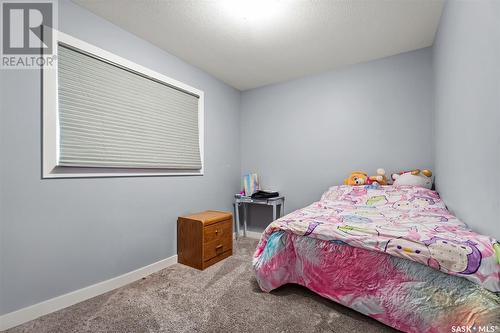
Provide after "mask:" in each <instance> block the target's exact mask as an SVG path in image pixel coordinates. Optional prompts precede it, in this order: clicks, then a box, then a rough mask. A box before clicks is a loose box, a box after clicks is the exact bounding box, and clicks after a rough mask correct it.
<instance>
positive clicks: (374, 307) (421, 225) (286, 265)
mask: <svg viewBox="0 0 500 333" xmlns="http://www.w3.org/2000/svg"><path fill="white" fill-rule="evenodd" d="M499 257H500V245H499V244H498V242H497V241H496V240H495V239H493V238H491V237H488V236H484V235H480V234H477V233H475V232H473V231H472V230H470V229H469V228H468V227H467V226H466V225H465V224H464V223H462V222H461V221H459V220H458V219H457V218H456V217H455V216H453V215H452V214H451V213H450V212H449V211H448V210H447V209H446V207H445V205H444V203H443V202H442V200H441V199H440V198H439V196H438V194H437V193H436V192H434V191H431V190H428V189H425V188H420V187H412V186H401V187H393V186H381V187H372V186H365V187H351V186H335V187H332V188H330V189H329V190H328V191H327V192H325V193H324V195H323V196H322V198H321V200H320V201H318V202H315V203H313V204H311V205H310V206H308V207H305V208H303V209H300V210H297V211H295V212H293V213H291V214H289V215H286V216H284V217H282V218H280V219H279V220H277V221H275V222H273V223H271V224H270V225H269V226H268V227H267V229H266V231H265V232H264V234H263V236H262V238H261V240H260V242H259V245H258V247H257V250H256V253H255V255H254V268H255V271H256V276H257V281H258V283H259V285H260V287H261V289H263V290H264V291H271V290H273V289H275V288H277V287H279V286H281V285H283V284H285V283H298V284H301V285H304V286H306V287H308V288H309V289H311V290H313V291H315V292H317V293H319V294H321V295H323V296H325V297H327V298H330V299H332V300H335V301H337V302H339V303H341V304H344V305H347V306H349V307H351V308H354V309H355V310H358V311H360V312H362V313H365V314H367V315H369V316H371V317H373V318H375V319H378V320H380V321H382V322H384V323H386V324H388V325H390V326H393V327H395V328H398V329H401V330H403V331H408V332H438V331H443V332H451V331H454V330H455V331H460V329H461V328H467V327H468V328H469V329H470V328H471V327H472V326H474V325H490V324H491V323H496V322H497V321H500V264H499ZM499 325H500V323H499ZM454 327H456V328H454Z"/></svg>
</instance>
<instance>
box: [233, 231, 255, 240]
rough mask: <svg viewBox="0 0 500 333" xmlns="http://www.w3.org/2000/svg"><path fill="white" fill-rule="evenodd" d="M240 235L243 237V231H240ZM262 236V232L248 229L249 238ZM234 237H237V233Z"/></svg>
mask: <svg viewBox="0 0 500 333" xmlns="http://www.w3.org/2000/svg"><path fill="white" fill-rule="evenodd" d="M240 237H243V231H240ZM260 237H262V232H257V231H249V230H247V238H252V239H260ZM233 238H236V233H234V235H233Z"/></svg>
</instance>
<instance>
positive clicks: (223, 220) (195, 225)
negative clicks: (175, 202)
mask: <svg viewBox="0 0 500 333" xmlns="http://www.w3.org/2000/svg"><path fill="white" fill-rule="evenodd" d="M232 254H233V216H232V215H231V213H228V212H220V211H216V210H207V211H204V212H202V213H197V214H192V215H188V216H179V218H178V220H177V256H178V262H179V263H181V264H184V265H188V266H191V267H194V268H197V269H201V270H203V269H205V268H207V267H209V266H211V265H213V264H215V263H216V262H219V261H221V260H222V259H225V258H227V257H229V256H230V255H232Z"/></svg>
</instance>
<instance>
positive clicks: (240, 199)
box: [234, 194, 285, 238]
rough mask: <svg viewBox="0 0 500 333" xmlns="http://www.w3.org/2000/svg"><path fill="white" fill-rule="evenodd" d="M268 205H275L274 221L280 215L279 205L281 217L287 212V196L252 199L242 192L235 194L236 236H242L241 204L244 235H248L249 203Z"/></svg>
mask: <svg viewBox="0 0 500 333" xmlns="http://www.w3.org/2000/svg"><path fill="white" fill-rule="evenodd" d="M249 204H255V205H267V206H273V221H274V220H276V218H277V215H278V206H280V217H282V216H283V215H284V214H285V197H284V196H279V197H275V198H269V199H252V198H251V197H244V196H242V195H241V194H236V195H235V196H234V221H235V224H236V238H238V237H239V236H240V205H241V206H242V207H243V236H244V237H246V235H247V205H249Z"/></svg>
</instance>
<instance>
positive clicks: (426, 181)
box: [392, 169, 433, 189]
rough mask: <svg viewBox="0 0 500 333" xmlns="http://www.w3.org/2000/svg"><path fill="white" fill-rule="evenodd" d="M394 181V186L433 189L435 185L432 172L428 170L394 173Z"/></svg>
mask: <svg viewBox="0 0 500 333" xmlns="http://www.w3.org/2000/svg"><path fill="white" fill-rule="evenodd" d="M392 179H393V180H394V184H393V185H394V186H400V185H413V186H421V187H425V188H428V189H431V188H432V183H433V180H432V171H431V170H428V169H424V170H420V169H415V170H411V171H404V172H400V173H394V174H392Z"/></svg>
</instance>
